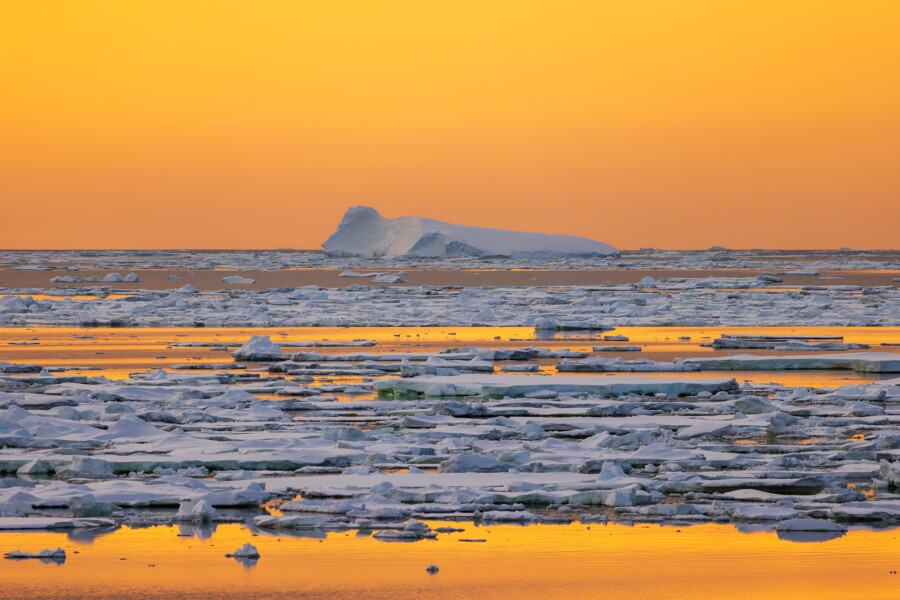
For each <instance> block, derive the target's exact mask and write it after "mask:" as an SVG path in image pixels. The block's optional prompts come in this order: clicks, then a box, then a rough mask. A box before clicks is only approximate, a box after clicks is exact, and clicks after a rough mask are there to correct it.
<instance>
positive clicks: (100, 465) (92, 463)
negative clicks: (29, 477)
mask: <svg viewBox="0 0 900 600" xmlns="http://www.w3.org/2000/svg"><path fill="white" fill-rule="evenodd" d="M56 476H57V477H58V478H60V479H109V478H111V477H115V475H114V474H113V472H112V470H111V469H110V468H109V463H108V462H106V461H105V460H102V459H99V458H92V457H90V456H73V457H72V462H70V463H69V464H68V465H66V466H64V467H60V468H58V469H57V470H56Z"/></svg>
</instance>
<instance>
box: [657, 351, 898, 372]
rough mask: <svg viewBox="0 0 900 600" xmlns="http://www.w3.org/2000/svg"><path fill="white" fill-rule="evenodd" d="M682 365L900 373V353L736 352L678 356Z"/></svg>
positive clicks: (719, 368)
mask: <svg viewBox="0 0 900 600" xmlns="http://www.w3.org/2000/svg"><path fill="white" fill-rule="evenodd" d="M674 362H676V363H678V364H694V365H700V369H701V370H702V371H789V370H813V369H844V370H848V371H857V372H860V373H900V354H891V353H889V352H851V353H847V354H824V355H814V354H813V355H801V356H758V355H754V354H736V355H734V356H727V357H716V358H676V359H675V361H674Z"/></svg>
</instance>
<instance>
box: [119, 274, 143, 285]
mask: <svg viewBox="0 0 900 600" xmlns="http://www.w3.org/2000/svg"><path fill="white" fill-rule="evenodd" d="M140 280H141V278H140V277H138V274H137V273H129V274H128V275H126V276H125V277H123V278H122V281H123V282H125V283H137V282H138V281H140Z"/></svg>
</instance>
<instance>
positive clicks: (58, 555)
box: [3, 548, 66, 561]
mask: <svg viewBox="0 0 900 600" xmlns="http://www.w3.org/2000/svg"><path fill="white" fill-rule="evenodd" d="M3 557H4V558H12V559H24V558H38V559H45V560H52V561H64V560H66V551H65V550H63V549H62V548H57V549H56V550H41V551H40V552H23V551H21V550H13V551H12V552H7V553H6V554H4V555H3Z"/></svg>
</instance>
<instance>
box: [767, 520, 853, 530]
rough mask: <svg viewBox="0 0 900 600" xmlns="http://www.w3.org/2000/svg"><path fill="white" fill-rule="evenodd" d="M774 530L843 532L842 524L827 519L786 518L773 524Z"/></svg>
mask: <svg viewBox="0 0 900 600" xmlns="http://www.w3.org/2000/svg"><path fill="white" fill-rule="evenodd" d="M775 530H776V531H838V532H842V533H843V532H845V531H847V528H846V527H844V526H843V525H840V524H838V523H835V522H834V521H829V520H828V519H787V520H784V521H779V522H778V524H777V525H775Z"/></svg>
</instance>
